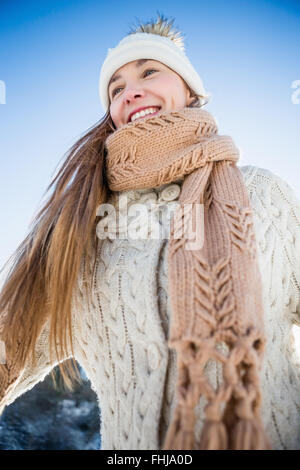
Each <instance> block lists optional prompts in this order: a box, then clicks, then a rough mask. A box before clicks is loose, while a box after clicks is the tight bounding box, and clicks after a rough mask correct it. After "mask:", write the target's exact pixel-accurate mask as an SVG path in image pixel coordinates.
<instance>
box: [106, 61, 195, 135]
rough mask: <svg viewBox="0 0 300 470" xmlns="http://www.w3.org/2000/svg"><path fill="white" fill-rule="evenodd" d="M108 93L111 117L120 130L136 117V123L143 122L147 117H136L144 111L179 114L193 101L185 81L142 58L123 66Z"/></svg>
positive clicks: (160, 64)
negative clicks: (141, 120) (138, 120)
mask: <svg viewBox="0 0 300 470" xmlns="http://www.w3.org/2000/svg"><path fill="white" fill-rule="evenodd" d="M108 93H109V100H110V115H111V118H112V120H113V122H114V124H115V126H116V129H119V128H120V127H122V126H124V125H125V124H127V123H128V122H131V119H132V118H133V121H134V120H135V118H136V119H143V116H139V115H137V116H135V113H136V112H138V111H141V108H142V109H147V108H154V109H152V110H150V112H151V114H152V111H153V114H155V113H157V112H158V111H160V110H162V111H167V112H171V111H179V110H180V109H183V108H184V107H186V106H188V105H189V104H190V103H191V102H192V101H193V98H192V97H191V95H190V91H189V89H188V87H187V85H186V83H185V82H184V80H183V79H182V78H181V77H180V76H179V75H178V74H177V73H176V72H174V71H173V70H171V69H170V68H169V67H167V66H166V65H164V64H162V63H161V62H158V61H157V60H152V59H139V60H135V61H133V62H129V63H128V64H126V65H123V67H120V68H119V69H118V70H117V71H116V72H115V73H114V75H113V76H112V78H111V80H110V82H109V85H108ZM132 113H133V114H132ZM147 115H149V114H146V116H147Z"/></svg>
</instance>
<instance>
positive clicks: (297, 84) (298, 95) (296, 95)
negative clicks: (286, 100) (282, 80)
mask: <svg viewBox="0 0 300 470" xmlns="http://www.w3.org/2000/svg"><path fill="white" fill-rule="evenodd" d="M291 88H296V90H295V91H294V92H293V93H292V96H291V100H292V103H293V104H300V80H294V81H293V82H292V85H291Z"/></svg>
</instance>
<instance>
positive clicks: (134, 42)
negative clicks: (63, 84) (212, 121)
mask: <svg viewBox="0 0 300 470" xmlns="http://www.w3.org/2000/svg"><path fill="white" fill-rule="evenodd" d="M138 59H153V60H158V61H160V62H162V63H163V64H165V65H167V66H168V67H170V69H172V70H174V71H175V72H177V73H178V74H179V75H180V76H181V77H182V78H183V79H184V80H185V82H186V83H187V84H188V85H189V86H190V88H191V89H192V90H193V91H194V92H195V93H196V94H197V95H200V96H201V97H202V98H200V102H201V104H202V103H204V102H207V101H208V99H209V97H210V93H206V91H205V90H204V87H203V83H202V80H201V78H200V76H199V75H198V73H197V72H196V70H195V69H194V67H193V65H192V64H191V62H190V61H189V59H188V57H187V56H186V54H185V53H184V51H183V50H182V49H180V47H178V46H177V45H176V44H175V43H174V42H173V41H172V40H171V39H169V38H168V37H166V36H160V35H158V34H150V33H135V34H129V35H128V36H126V37H125V38H123V39H122V40H121V41H120V42H119V44H118V45H117V46H116V47H115V48H114V49H108V52H107V56H106V59H105V60H104V62H103V64H102V67H101V71H100V79H99V94H100V99H101V103H102V106H103V109H104V110H105V111H107V109H108V107H109V96H108V85H109V81H110V79H111V77H112V75H113V74H114V73H115V72H116V71H117V70H118V69H119V68H120V67H122V66H123V65H125V64H127V63H128V62H132V61H134V60H138Z"/></svg>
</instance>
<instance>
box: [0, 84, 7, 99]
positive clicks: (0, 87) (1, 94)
mask: <svg viewBox="0 0 300 470" xmlns="http://www.w3.org/2000/svg"><path fill="white" fill-rule="evenodd" d="M0 104H6V85H5V82H4V81H3V80H0Z"/></svg>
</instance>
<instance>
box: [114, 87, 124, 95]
mask: <svg viewBox="0 0 300 470" xmlns="http://www.w3.org/2000/svg"><path fill="white" fill-rule="evenodd" d="M121 89H122V87H118V88H115V89H114V90H113V92H112V96H113V97H114V96H115V94H116V92H117V90H121Z"/></svg>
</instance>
